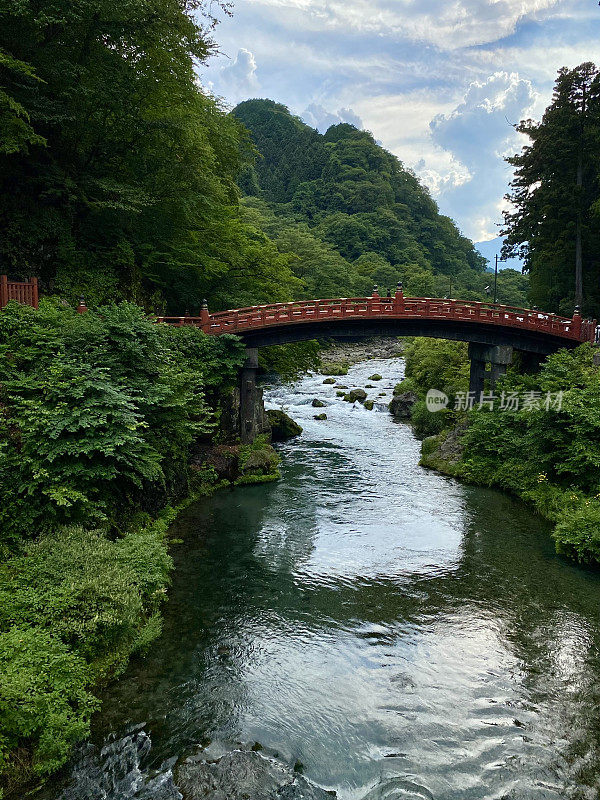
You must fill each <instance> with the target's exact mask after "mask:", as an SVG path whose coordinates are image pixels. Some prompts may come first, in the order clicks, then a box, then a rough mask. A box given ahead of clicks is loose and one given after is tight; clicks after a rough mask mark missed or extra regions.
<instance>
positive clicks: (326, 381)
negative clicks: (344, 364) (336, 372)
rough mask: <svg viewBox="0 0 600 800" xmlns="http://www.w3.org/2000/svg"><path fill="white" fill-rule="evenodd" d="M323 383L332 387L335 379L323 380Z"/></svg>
mask: <svg viewBox="0 0 600 800" xmlns="http://www.w3.org/2000/svg"><path fill="white" fill-rule="evenodd" d="M323 383H324V384H325V385H328V386H332V385H333V384H334V383H335V378H325V380H324V381H323Z"/></svg>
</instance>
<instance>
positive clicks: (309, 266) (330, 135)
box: [234, 100, 526, 304]
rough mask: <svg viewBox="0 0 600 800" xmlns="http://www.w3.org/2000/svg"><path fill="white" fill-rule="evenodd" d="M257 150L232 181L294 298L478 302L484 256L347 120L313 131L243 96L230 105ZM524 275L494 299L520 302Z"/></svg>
mask: <svg viewBox="0 0 600 800" xmlns="http://www.w3.org/2000/svg"><path fill="white" fill-rule="evenodd" d="M234 114H235V116H236V117H237V118H238V119H239V120H241V122H243V123H244V125H245V126H246V127H247V128H248V130H249V131H250V133H251V136H252V140H253V142H254V144H255V146H256V148H257V150H258V156H257V158H256V161H255V163H254V165H250V166H248V167H247V168H246V169H245V171H244V173H243V174H242V176H241V178H240V186H241V188H242V190H243V192H244V194H245V196H246V199H245V202H244V204H245V207H246V209H247V212H246V218H247V219H248V220H250V221H251V222H252V224H253V225H255V226H260V227H261V228H262V230H264V231H265V232H266V233H267V234H268V235H269V237H270V238H271V239H273V240H274V241H275V243H276V244H277V247H278V249H279V251H280V252H281V253H282V254H288V255H290V256H291V260H290V262H289V264H290V267H291V269H292V271H293V272H294V275H295V276H296V277H297V278H299V279H300V281H301V288H300V292H301V294H300V295H298V296H301V297H306V298H310V297H316V296H319V297H326V296H338V295H342V296H348V295H353V294H354V295H364V294H369V293H370V292H371V290H372V287H373V284H377V285H379V286H380V289H382V290H385V289H388V288H392V289H393V288H395V286H396V283H397V282H398V281H400V280H401V281H403V283H404V288H405V291H407V292H408V293H409V294H413V295H429V296H445V295H449V294H452V296H455V297H464V298H466V299H486V297H487V296H488V295H486V292H485V287H486V285H488V284H489V275H486V274H485V272H484V270H485V267H486V262H485V259H483V258H482V256H480V255H479V253H478V252H477V251H476V250H475V248H474V247H473V244H472V242H471V241H470V240H468V239H466V238H465V237H464V236H462V235H461V234H460V232H459V231H458V229H457V227H456V225H455V224H454V222H453V221H452V220H451V219H450V218H449V217H446V216H443V215H442V214H440V213H439V210H438V207H437V205H436V203H435V202H434V201H433V199H432V198H431V196H430V194H429V192H428V191H427V189H426V188H425V187H424V186H422V185H421V184H420V183H419V181H418V180H417V178H416V177H415V176H414V175H413V174H412V173H411V172H410V171H408V170H406V169H405V168H404V167H403V165H402V163H401V162H400V161H399V160H398V159H397V158H396V157H395V156H393V155H392V154H391V153H389V152H387V151H386V150H384V149H383V148H382V147H381V146H380V145H378V144H377V143H376V142H375V140H374V139H373V136H372V135H371V134H370V133H368V132H366V131H359V130H357V129H356V128H354V127H353V126H351V125H348V124H341V125H335V126H333V127H331V128H330V129H329V130H328V131H327V133H326V134H325V135H321V134H319V133H318V132H317V131H315V130H313V129H312V128H310V127H309V126H307V125H305V124H304V123H303V122H302V121H301V120H300V119H298V118H297V117H294V116H293V115H292V114H290V112H289V111H288V109H287V108H286V107H285V106H282V105H279V104H277V103H274V102H273V101H271V100H249V101H246V102H244V103H241V104H240V105H239V106H238V107H237V108H236V109H235V111H234ZM525 289H526V279H525V278H523V277H522V276H521V275H520V274H519V273H516V272H515V271H514V270H507V271H506V272H505V273H504V274H503V275H501V277H500V291H499V296H500V300H501V302H504V303H507V304H518V303H523V302H524V300H525V294H524V292H525Z"/></svg>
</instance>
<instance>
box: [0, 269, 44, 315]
mask: <svg viewBox="0 0 600 800" xmlns="http://www.w3.org/2000/svg"><path fill="white" fill-rule="evenodd" d="M9 300H16V301H17V303H22V304H23V305H24V306H33V308H37V307H38V279H37V278H30V279H29V281H27V282H24V283H20V282H18V281H9V280H8V277H7V276H6V275H0V308H4V306H5V305H6V304H7V303H8V302H9Z"/></svg>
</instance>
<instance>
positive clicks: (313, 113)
mask: <svg viewBox="0 0 600 800" xmlns="http://www.w3.org/2000/svg"><path fill="white" fill-rule="evenodd" d="M300 116H301V118H302V119H303V120H304V122H306V124H307V125H310V126H311V128H316V129H317V130H318V131H320V132H321V133H325V131H327V130H328V129H329V128H330V127H331V126H332V125H339V124H340V123H341V122H349V123H350V125H354V127H355V128H358V129H359V130H362V128H363V122H362V119H361V118H360V117H359V116H358V114H355V113H354V111H353V110H352V109H351V108H340V110H339V111H336V112H333V113H332V112H331V111H327V109H326V108H325V107H324V106H322V105H319V104H318V103H311V104H310V105H309V106H308V107H307V108H305V109H304V111H303V112H302V113H301V114H300Z"/></svg>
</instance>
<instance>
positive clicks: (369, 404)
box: [364, 400, 375, 411]
mask: <svg viewBox="0 0 600 800" xmlns="http://www.w3.org/2000/svg"><path fill="white" fill-rule="evenodd" d="M374 405H375V401H374V400H365V402H364V406H365V408H366V409H367V411H373V406H374Z"/></svg>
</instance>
